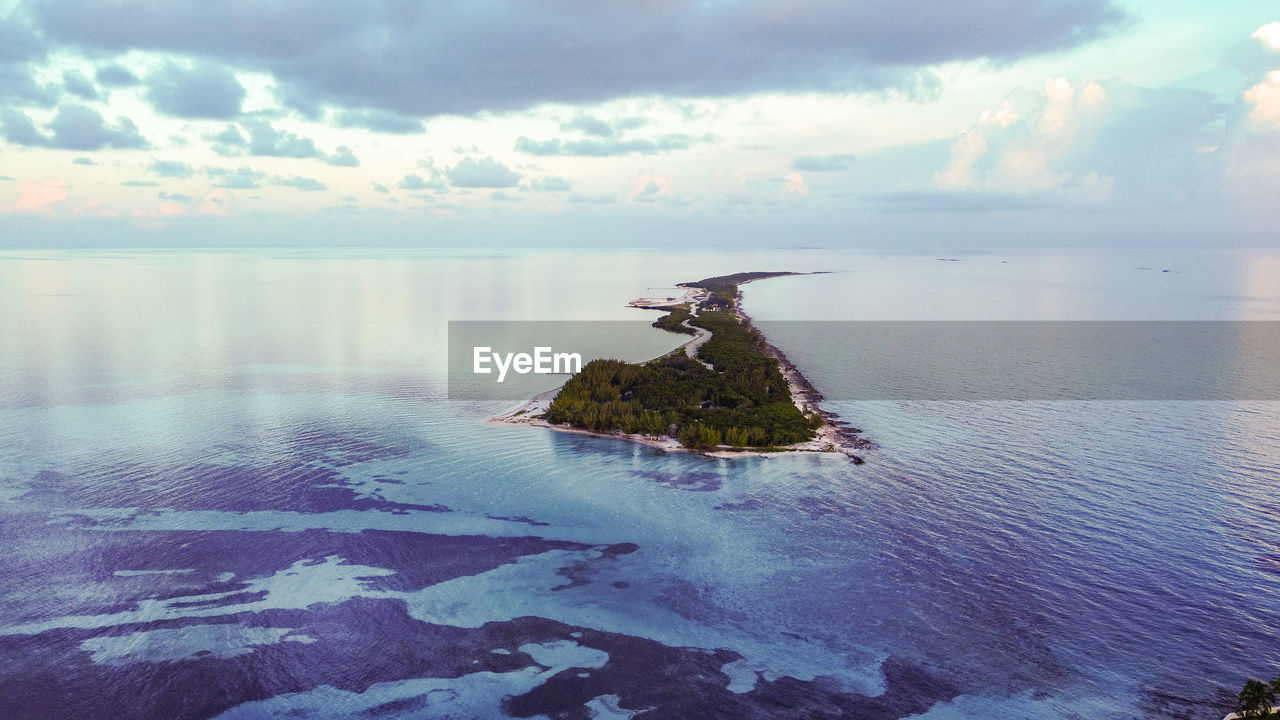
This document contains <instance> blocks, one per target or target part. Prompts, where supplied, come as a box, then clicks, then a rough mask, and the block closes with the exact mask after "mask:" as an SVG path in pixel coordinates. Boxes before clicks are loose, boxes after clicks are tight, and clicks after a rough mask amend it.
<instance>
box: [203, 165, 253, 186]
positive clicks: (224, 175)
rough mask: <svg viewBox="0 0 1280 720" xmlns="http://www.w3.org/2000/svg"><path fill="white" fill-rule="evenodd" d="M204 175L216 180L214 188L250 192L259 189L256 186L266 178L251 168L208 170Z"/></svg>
mask: <svg viewBox="0 0 1280 720" xmlns="http://www.w3.org/2000/svg"><path fill="white" fill-rule="evenodd" d="M205 173H206V174H207V175H208V176H209V177H211V178H213V179H214V180H217V181H218V182H216V183H214V186H215V187H223V188H231V189H234V190H252V189H254V188H258V187H261V185H259V184H258V182H259V181H260V180H262V179H263V178H265V177H266V174H265V173H260V172H258V171H256V170H254V169H252V168H248V167H239V168H235V169H231V168H209V169H208V170H206V171H205Z"/></svg>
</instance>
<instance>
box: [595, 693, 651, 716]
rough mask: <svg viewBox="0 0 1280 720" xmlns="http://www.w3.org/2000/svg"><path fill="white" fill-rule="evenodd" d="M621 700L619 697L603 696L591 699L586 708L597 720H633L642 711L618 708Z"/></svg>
mask: <svg viewBox="0 0 1280 720" xmlns="http://www.w3.org/2000/svg"><path fill="white" fill-rule="evenodd" d="M619 702H621V698H619V697H618V696H617V695H601V696H599V697H594V698H591V700H589V701H588V702H587V703H586V707H587V709H588V710H590V711H591V713H592V716H593V717H594V718H595V720H631V718H633V717H635V716H636V714H637V713H639V712H643V711H641V710H624V709H622V708H620V707H618V703H619Z"/></svg>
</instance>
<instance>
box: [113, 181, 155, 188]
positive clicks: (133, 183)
mask: <svg viewBox="0 0 1280 720" xmlns="http://www.w3.org/2000/svg"><path fill="white" fill-rule="evenodd" d="M120 184H121V185H123V186H125V187H160V183H158V182H156V181H155V180H125V181H124V182H122V183H120Z"/></svg>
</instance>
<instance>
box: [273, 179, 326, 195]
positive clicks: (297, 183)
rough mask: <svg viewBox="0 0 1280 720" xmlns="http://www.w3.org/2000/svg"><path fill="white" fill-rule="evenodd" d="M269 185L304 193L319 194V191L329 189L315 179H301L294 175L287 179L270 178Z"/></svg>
mask: <svg viewBox="0 0 1280 720" xmlns="http://www.w3.org/2000/svg"><path fill="white" fill-rule="evenodd" d="M271 184H272V185H278V186H280V187H291V188H295V189H297V190H302V191H304V192H319V191H321V190H328V189H329V186H328V185H325V184H324V183H322V182H320V181H319V180H316V179H315V178H309V177H302V176H301V175H294V176H293V177H287V178H286V177H280V176H278V175H277V176H276V177H273V178H271Z"/></svg>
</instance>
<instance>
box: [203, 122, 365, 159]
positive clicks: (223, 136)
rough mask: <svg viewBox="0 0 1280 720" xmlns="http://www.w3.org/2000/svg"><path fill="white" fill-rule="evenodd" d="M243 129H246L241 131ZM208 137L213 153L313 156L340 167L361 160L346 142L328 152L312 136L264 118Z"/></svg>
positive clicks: (292, 156)
mask: <svg viewBox="0 0 1280 720" xmlns="http://www.w3.org/2000/svg"><path fill="white" fill-rule="evenodd" d="M242 129H243V132H241V130H242ZM246 135H247V136H246ZM205 137H206V139H208V140H209V141H211V142H212V143H213V150H214V152H216V153H218V154H219V155H226V156H228V157H237V156H242V155H253V156H256V157H280V158H298V159H306V158H311V159H315V160H322V161H324V162H326V163H328V164H330V165H334V166H338V167H356V166H358V165H359V164H360V159H359V158H357V157H356V155H355V153H353V152H351V148H349V147H347V146H346V145H341V146H339V147H338V148H337V149H336V150H335V151H334V152H333V153H332V154H329V153H326V152H324V151H322V150H321V149H320V148H318V147H316V143H315V141H314V140H312V139H311V138H307V137H303V136H301V135H299V134H297V133H295V132H291V131H288V130H281V129H279V128H276V127H273V126H272V125H271V123H270V122H268V121H267V120H265V119H263V118H249V119H247V120H245V121H244V122H243V123H241V125H240V126H239V127H237V126H236V125H228V126H226V127H225V128H223V129H222V131H221V132H218V133H216V134H214V135H207V136H205Z"/></svg>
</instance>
